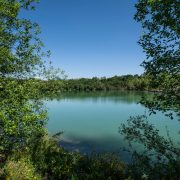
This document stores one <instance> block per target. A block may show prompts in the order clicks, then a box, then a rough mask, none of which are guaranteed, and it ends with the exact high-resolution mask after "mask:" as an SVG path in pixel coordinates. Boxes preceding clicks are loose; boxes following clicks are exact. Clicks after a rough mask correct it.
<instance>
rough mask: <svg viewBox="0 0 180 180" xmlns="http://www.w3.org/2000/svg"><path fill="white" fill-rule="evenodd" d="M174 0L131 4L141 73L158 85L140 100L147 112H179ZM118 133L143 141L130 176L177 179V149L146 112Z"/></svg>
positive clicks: (141, 0)
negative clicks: (137, 24)
mask: <svg viewBox="0 0 180 180" xmlns="http://www.w3.org/2000/svg"><path fill="white" fill-rule="evenodd" d="M179 6H180V2H179V1H178V0H167V1H163V0H159V1H155V0H149V1H147V0H138V2H137V4H136V5H135V7H136V9H137V12H136V14H135V20H136V21H137V22H140V23H141V25H142V28H143V31H144V32H143V35H142V36H141V38H140V40H139V44H140V45H141V46H142V48H143V50H144V52H145V53H146V60H145V61H144V62H143V63H142V66H143V67H144V68H145V75H148V76H149V77H151V78H150V79H149V80H150V81H149V85H150V87H154V88H157V87H160V91H159V92H158V93H155V94H154V96H153V99H147V98H145V97H144V98H143V99H142V101H141V102H142V103H143V104H144V105H145V106H146V107H147V108H149V111H150V114H152V113H153V114H156V111H157V110H158V111H162V112H163V113H164V114H165V115H166V116H169V117H170V118H171V119H173V117H174V115H177V116H178V117H179V116H180V113H179V112H180V88H179V87H180V58H179V38H180V36H179V33H180V31H179V29H180V28H179V16H178V15H179V14H180V10H179ZM120 133H122V134H124V135H125V137H126V139H127V140H128V141H130V142H132V141H133V142H138V143H140V144H142V145H144V148H145V150H146V153H145V152H144V153H139V152H136V151H134V153H133V159H132V160H133V161H132V164H131V165H130V166H129V168H130V169H131V172H132V174H133V177H136V178H137V179H139V178H141V174H142V173H145V175H146V179H147V178H148V179H162V178H166V179H178V178H179V176H180V174H179V168H180V159H179V155H180V149H179V147H178V146H177V145H175V144H173V142H172V140H171V138H170V135H169V134H168V133H167V134H168V139H166V138H165V137H162V136H160V135H159V131H158V130H157V129H156V128H155V127H154V126H153V125H151V124H149V122H148V121H147V117H146V116H137V117H130V119H129V120H128V124H127V125H125V124H123V125H122V126H121V128H120Z"/></svg>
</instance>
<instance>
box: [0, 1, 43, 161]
mask: <svg viewBox="0 0 180 180" xmlns="http://www.w3.org/2000/svg"><path fill="white" fill-rule="evenodd" d="M35 2H36V0H0V162H4V161H5V160H6V158H7V157H8V155H9V154H11V153H12V152H13V151H17V150H19V151H21V150H22V149H25V148H27V147H31V145H32V144H30V142H31V141H32V138H33V137H41V136H42V135H43V134H44V133H45V129H44V124H45V122H46V111H45V110H44V109H43V108H42V102H41V101H39V92H38V88H37V89H35V88H32V87H34V86H32V84H33V79H32V78H33V77H36V76H40V74H41V73H42V71H43V70H44V69H45V65H44V64H43V61H42V57H43V56H44V55H45V53H43V51H42V47H43V44H42V42H41V40H40V39H39V37H38V35H39V33H40V29H39V26H38V24H37V23H32V22H31V21H30V20H29V19H23V18H20V16H19V14H20V13H21V11H22V10H30V9H34V6H33V4H34V3H35ZM30 78H31V79H30ZM27 79H29V80H27ZM34 139H36V138H34Z"/></svg>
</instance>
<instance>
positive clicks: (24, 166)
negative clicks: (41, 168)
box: [4, 156, 42, 180]
mask: <svg viewBox="0 0 180 180" xmlns="http://www.w3.org/2000/svg"><path fill="white" fill-rule="evenodd" d="M4 175H5V177H6V179H13V180H23V179H27V180H31V179H34V180H35V179H36V180H38V179H39V180H40V179H42V178H41V176H40V175H39V174H37V173H36V170H35V168H34V166H33V164H32V162H31V161H30V159H29V158H28V156H25V157H21V158H18V159H16V158H12V159H10V160H8V161H7V162H6V165H5V167H4ZM5 177H4V178H5Z"/></svg>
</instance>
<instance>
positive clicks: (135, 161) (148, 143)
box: [119, 116, 180, 179]
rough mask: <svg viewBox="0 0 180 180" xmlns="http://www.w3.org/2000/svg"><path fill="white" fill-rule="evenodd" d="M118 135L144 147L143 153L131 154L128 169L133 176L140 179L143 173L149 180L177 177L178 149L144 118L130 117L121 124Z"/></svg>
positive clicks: (179, 162)
mask: <svg viewBox="0 0 180 180" xmlns="http://www.w3.org/2000/svg"><path fill="white" fill-rule="evenodd" d="M119 131H120V133H121V134H123V135H125V138H126V139H127V140H128V141H129V142H136V143H139V144H141V145H144V151H143V153H142V152H136V151H134V152H133V156H132V163H131V165H130V166H129V168H130V169H131V171H132V174H134V175H133V176H137V178H138V177H140V176H141V175H142V174H143V173H145V174H146V175H148V176H149V177H150V179H161V178H162V177H166V178H167V177H169V178H170V177H172V178H174V179H177V178H178V177H179V175H180V174H179V168H180V159H179V157H180V149H179V148H178V146H176V145H175V144H174V143H173V141H172V140H171V138H170V136H169V134H167V136H168V139H166V138H165V137H162V136H160V135H159V130H157V129H156V128H155V127H154V126H153V125H152V124H150V123H149V122H148V119H147V117H146V116H137V117H131V118H130V119H129V120H128V121H127V125H125V124H122V126H121V127H120V130H119Z"/></svg>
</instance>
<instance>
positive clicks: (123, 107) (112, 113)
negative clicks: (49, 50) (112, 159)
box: [46, 91, 179, 160]
mask: <svg viewBox="0 0 180 180" xmlns="http://www.w3.org/2000/svg"><path fill="white" fill-rule="evenodd" d="M143 94H144V93H141V92H125V91H122V92H108V93H107V92H104V93H97V92H96V93H67V94H62V95H59V96H58V97H55V98H51V99H50V100H48V101H46V105H47V108H48V113H49V122H48V130H49V132H50V134H55V133H57V132H60V131H63V132H64V133H63V135H62V137H61V139H62V141H61V144H62V145H63V146H64V147H65V148H67V149H69V150H76V151H80V152H82V153H88V152H92V151H97V152H120V153H121V154H122V156H123V157H122V158H123V159H124V160H127V159H128V154H127V153H126V152H124V151H122V148H124V147H125V148H127V147H128V144H127V142H126V141H125V140H124V139H123V136H122V135H120V134H119V133H118V128H119V126H120V125H121V123H126V121H127V119H128V118H129V117H130V116H135V115H142V114H144V113H147V114H148V111H147V110H146V109H145V107H144V106H142V105H141V104H138V101H139V100H140V98H141V96H142V95H143ZM146 95H149V96H150V94H146ZM148 119H149V121H150V122H151V123H152V124H154V125H155V126H156V127H157V128H158V129H159V130H160V134H161V135H163V136H167V131H166V129H167V128H168V130H169V132H170V135H171V137H172V139H173V141H174V142H176V141H177V138H178V137H177V136H178V135H177V134H178V131H179V122H178V121H177V120H173V121H172V120H169V118H167V117H165V116H164V115H163V114H161V113H157V114H156V115H152V116H150V117H149V118H148ZM135 148H136V149H141V147H140V146H139V145H135Z"/></svg>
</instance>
